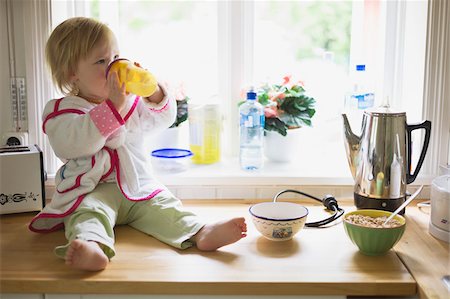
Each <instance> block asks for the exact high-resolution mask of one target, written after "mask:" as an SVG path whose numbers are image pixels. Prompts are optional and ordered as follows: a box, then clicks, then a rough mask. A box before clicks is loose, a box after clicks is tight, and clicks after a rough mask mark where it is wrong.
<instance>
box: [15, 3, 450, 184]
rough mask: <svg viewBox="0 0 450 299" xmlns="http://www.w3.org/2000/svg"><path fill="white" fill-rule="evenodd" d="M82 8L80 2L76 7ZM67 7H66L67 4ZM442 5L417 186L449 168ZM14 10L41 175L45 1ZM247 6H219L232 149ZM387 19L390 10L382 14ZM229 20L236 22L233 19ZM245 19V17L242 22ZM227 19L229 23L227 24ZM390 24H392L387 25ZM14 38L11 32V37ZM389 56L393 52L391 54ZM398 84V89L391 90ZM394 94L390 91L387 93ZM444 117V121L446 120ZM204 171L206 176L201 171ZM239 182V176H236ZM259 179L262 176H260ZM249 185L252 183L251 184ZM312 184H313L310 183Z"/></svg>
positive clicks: (247, 52) (431, 14) (247, 58)
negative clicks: (19, 17)
mask: <svg viewBox="0 0 450 299" xmlns="http://www.w3.org/2000/svg"><path fill="white" fill-rule="evenodd" d="M81 2H82V1H81ZM68 3H69V5H68V7H69V8H70V9H72V11H77V9H79V8H77V7H76V6H74V5H73V3H75V1H68ZM71 3H72V4H71ZM388 5H391V8H392V9H394V8H395V15H391V17H392V18H393V19H391V20H392V22H395V24H403V22H404V20H402V18H404V17H405V10H406V4H405V3H404V2H402V1H391V2H389V3H388ZM449 6H450V5H449V4H448V3H447V2H446V1H429V2H428V20H427V44H426V57H425V79H424V97H423V105H424V106H423V112H422V116H423V118H424V119H428V120H431V122H432V123H433V130H432V138H431V141H430V146H429V149H428V151H429V152H428V154H427V158H426V159H425V163H424V165H423V168H422V171H421V174H420V175H419V177H422V179H423V181H425V182H428V183H429V182H431V178H432V177H434V176H436V175H437V174H438V168H439V165H442V164H446V163H449V139H450V138H449V135H450V123H449V118H448V115H449V103H448V102H449V98H450V87H449V86H450V84H449V81H450V74H449V69H450V60H449V59H448V58H447V57H450V50H449V49H450V46H449V43H450V38H449V35H450V29H449V28H448V26H447V25H448V24H446V21H445V20H448V19H449V18H450V8H449ZM19 8H20V9H22V11H23V16H24V27H23V33H19V34H22V35H23V37H24V40H25V60H26V78H27V94H28V109H29V110H28V111H29V139H30V142H32V143H36V144H38V145H40V146H41V148H42V150H43V153H44V157H46V158H45V169H55V168H56V164H57V163H56V158H55V159H52V158H50V157H54V154H53V151H52V149H51V146H50V145H49V143H48V140H47V138H45V136H44V134H43V133H42V130H41V126H42V120H41V117H40V116H41V112H42V109H43V106H44V105H45V103H46V102H47V101H48V99H50V98H52V97H53V96H54V93H53V91H52V90H53V89H52V84H51V82H50V80H49V78H50V76H49V74H48V72H47V69H46V66H45V62H44V60H43V59H42V57H44V55H43V51H44V48H45V42H46V39H47V38H48V35H49V33H50V28H51V0H45V1H20V5H19ZM252 9H253V3H252V2H251V1H220V3H219V9H218V10H219V12H218V13H219V16H218V17H219V36H220V39H219V53H218V54H219V59H220V63H219V67H222V68H223V71H221V72H220V73H219V80H220V82H221V83H220V85H219V93H220V95H221V97H223V98H225V99H232V100H231V101H230V103H229V104H228V105H226V107H225V126H224V127H225V128H226V129H225V132H224V133H225V134H224V135H225V138H224V139H225V142H226V144H234V145H236V144H238V143H237V136H238V134H237V132H238V127H237V125H233V124H237V123H238V122H237V117H238V116H237V114H236V113H235V109H234V108H235V107H237V102H238V99H239V92H240V89H241V88H242V86H244V84H245V82H248V81H249V78H251V77H252V74H251V70H252V69H253V68H252V67H251V63H252V62H251V52H252V46H253V45H252V42H251V39H250V38H248V36H249V35H251V34H252V30H253V28H252V25H251V24H252V23H253V19H252V17H253V14H252ZM388 11H390V12H391V13H392V10H388ZM234 16H238V17H237V18H236V19H235V18H234ZM244 16H245V17H244ZM232 18H233V20H234V21H233V22H231V19H232ZM392 24H394V23H392ZM401 29H402V28H401V26H400V28H398V27H396V32H395V34H396V35H394V36H390V40H391V42H392V41H395V40H396V38H397V37H398V36H401V34H403V33H404V32H402V30H401ZM16 34H17V32H16ZM386 49H391V50H390V51H391V52H389V51H387V52H386V54H385V55H386V57H400V53H401V52H399V51H401V47H392V44H388V45H387V46H386ZM392 51H393V52H392ZM401 63H402V60H401V59H396V60H395V64H394V66H393V67H395V68H396V69H397V70H398V69H400V68H401V67H402V66H401ZM385 75H386V76H385V81H386V80H391V81H389V82H394V86H401V80H402V74H401V73H399V72H395V71H394V72H388V71H387V70H386V69H385ZM397 83H398V84H397ZM393 93H394V94H395V91H393ZM446 116H447V117H446ZM237 152H238V148H237V146H234V147H230V149H229V150H225V151H224V153H225V154H226V155H231V156H233V155H234V156H235V155H236V154H237ZM205 171H207V170H205ZM237 176H238V177H239V174H237ZM262 176H264V174H262ZM251 181H252V182H253V180H251ZM319 181H320V180H318V182H319ZM311 183H314V182H311Z"/></svg>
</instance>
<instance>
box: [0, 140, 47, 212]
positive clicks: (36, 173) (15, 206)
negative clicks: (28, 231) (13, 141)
mask: <svg viewBox="0 0 450 299" xmlns="http://www.w3.org/2000/svg"><path fill="white" fill-rule="evenodd" d="M44 183H45V173H44V167H43V158H42V152H41V150H40V149H39V147H38V146H37V145H28V146H6V147H0V214H12V213H21V212H31V211H40V210H42V208H43V207H44V205H45V186H44Z"/></svg>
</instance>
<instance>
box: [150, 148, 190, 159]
mask: <svg viewBox="0 0 450 299" xmlns="http://www.w3.org/2000/svg"><path fill="white" fill-rule="evenodd" d="M193 155H194V154H193V153H192V152H191V151H190V150H187V149H180V148H161V149H157V150H154V151H152V156H153V157H157V158H165V159H176V158H185V157H191V156H193Z"/></svg>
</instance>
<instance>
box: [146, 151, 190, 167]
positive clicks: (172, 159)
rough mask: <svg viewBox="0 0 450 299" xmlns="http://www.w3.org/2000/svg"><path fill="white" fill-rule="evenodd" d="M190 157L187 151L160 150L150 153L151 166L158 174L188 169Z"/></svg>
mask: <svg viewBox="0 0 450 299" xmlns="http://www.w3.org/2000/svg"><path fill="white" fill-rule="evenodd" d="M192 155H193V154H192V152H191V151H190V150H187V149H179V148H161V149H157V150H154V151H152V165H153V167H154V168H155V169H156V170H157V171H159V172H166V173H174V172H181V171H185V170H186V169H187V168H188V165H189V159H190V158H191V157H192Z"/></svg>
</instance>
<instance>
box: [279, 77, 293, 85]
mask: <svg viewBox="0 0 450 299" xmlns="http://www.w3.org/2000/svg"><path fill="white" fill-rule="evenodd" d="M291 77H292V75H287V76H284V77H283V80H284V81H283V84H281V85H286V84H288V83H289V81H291Z"/></svg>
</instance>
